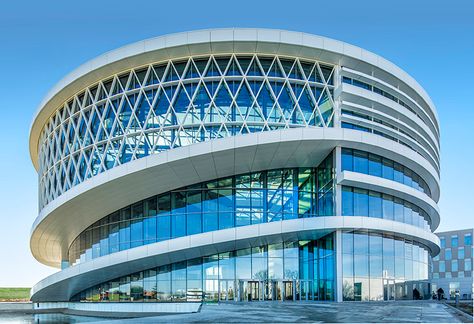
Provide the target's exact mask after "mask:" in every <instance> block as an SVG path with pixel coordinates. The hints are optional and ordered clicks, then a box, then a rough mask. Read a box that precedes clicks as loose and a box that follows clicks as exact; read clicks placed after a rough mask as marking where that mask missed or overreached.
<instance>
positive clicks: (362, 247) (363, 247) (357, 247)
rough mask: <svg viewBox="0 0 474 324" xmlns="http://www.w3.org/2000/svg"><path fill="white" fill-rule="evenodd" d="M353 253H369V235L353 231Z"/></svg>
mask: <svg viewBox="0 0 474 324" xmlns="http://www.w3.org/2000/svg"><path fill="white" fill-rule="evenodd" d="M354 254H369V235H367V233H354Z"/></svg>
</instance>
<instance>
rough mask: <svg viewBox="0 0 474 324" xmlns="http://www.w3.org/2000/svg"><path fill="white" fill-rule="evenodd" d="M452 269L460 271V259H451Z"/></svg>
mask: <svg viewBox="0 0 474 324" xmlns="http://www.w3.org/2000/svg"><path fill="white" fill-rule="evenodd" d="M451 271H458V260H453V261H451Z"/></svg>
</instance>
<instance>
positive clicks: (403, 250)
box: [342, 231, 431, 301]
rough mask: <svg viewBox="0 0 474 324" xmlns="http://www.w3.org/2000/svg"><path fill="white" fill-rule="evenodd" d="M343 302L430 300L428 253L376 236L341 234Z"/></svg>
mask: <svg viewBox="0 0 474 324" xmlns="http://www.w3.org/2000/svg"><path fill="white" fill-rule="evenodd" d="M342 263H343V265H342V275H343V287H342V294H343V299H344V300H348V301H354V300H355V301H369V300H395V299H429V298H430V297H431V291H430V287H429V283H428V281H427V280H428V264H429V253H428V250H427V249H426V248H425V247H423V246H420V245H417V244H415V243H414V242H412V241H407V240H404V239H401V238H396V237H392V236H388V235H382V234H379V233H375V232H362V231H354V232H343V233H342Z"/></svg>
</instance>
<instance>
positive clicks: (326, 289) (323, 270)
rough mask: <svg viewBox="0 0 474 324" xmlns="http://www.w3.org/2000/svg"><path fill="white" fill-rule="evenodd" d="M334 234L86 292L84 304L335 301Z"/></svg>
mask: <svg viewBox="0 0 474 324" xmlns="http://www.w3.org/2000/svg"><path fill="white" fill-rule="evenodd" d="M334 269H335V257H334V234H330V235H327V236H325V237H323V238H320V239H318V240H314V241H294V242H280V243H276V244H268V245H263V246H254V247H249V248H246V249H241V250H236V251H230V252H226V253H219V254H214V255H209V256H205V257H201V258H196V259H191V260H187V261H182V262H177V263H173V264H168V265H164V266H160V267H157V268H152V269H149V270H146V271H140V272H137V273H134V274H131V275H127V276H123V277H120V278H116V279H114V280H110V281H109V282H106V283H103V284H101V285H98V286H95V287H92V288H89V289H87V290H85V291H83V292H81V293H79V294H78V295H77V296H75V297H73V299H72V300H77V301H85V302H186V301H187V302H193V301H206V302H216V301H219V300H221V301H228V300H334V294H335V292H334V274H335V270H334Z"/></svg>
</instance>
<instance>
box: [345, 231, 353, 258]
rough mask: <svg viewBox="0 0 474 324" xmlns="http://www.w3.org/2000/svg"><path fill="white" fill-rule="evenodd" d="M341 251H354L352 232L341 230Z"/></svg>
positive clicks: (350, 252) (349, 252)
mask: <svg viewBox="0 0 474 324" xmlns="http://www.w3.org/2000/svg"><path fill="white" fill-rule="evenodd" d="M342 253H347V254H352V253H354V234H353V233H349V232H342Z"/></svg>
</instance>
